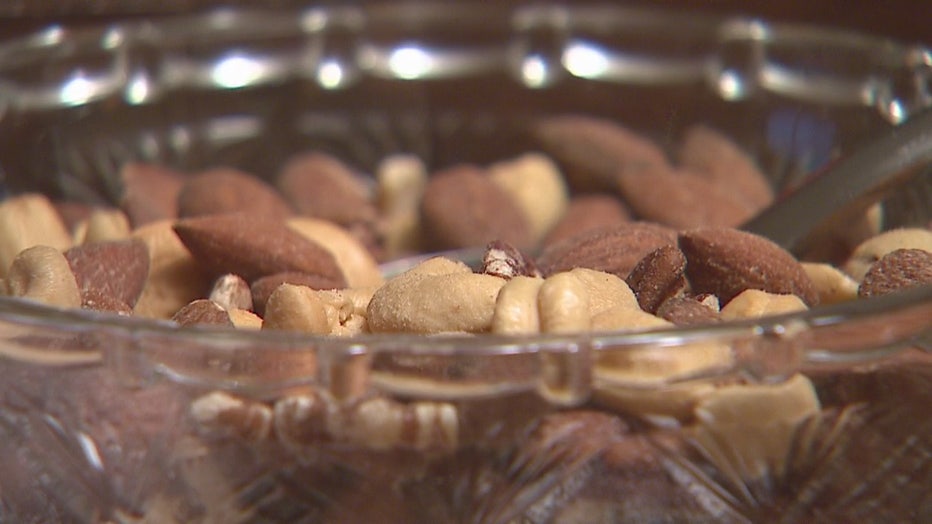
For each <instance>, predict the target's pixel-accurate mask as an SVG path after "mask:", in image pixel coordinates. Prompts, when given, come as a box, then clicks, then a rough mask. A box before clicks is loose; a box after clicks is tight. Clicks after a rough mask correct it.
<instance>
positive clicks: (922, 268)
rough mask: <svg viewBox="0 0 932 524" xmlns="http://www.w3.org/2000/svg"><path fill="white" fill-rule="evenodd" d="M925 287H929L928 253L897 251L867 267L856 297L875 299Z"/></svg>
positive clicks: (930, 263)
mask: <svg viewBox="0 0 932 524" xmlns="http://www.w3.org/2000/svg"><path fill="white" fill-rule="evenodd" d="M925 284H932V252H929V251H926V250H924V249H897V250H894V251H891V252H890V253H887V254H886V255H884V256H883V258H881V259H880V260H878V261H877V262H875V263H874V264H873V265H872V266H871V268H870V269H869V270H868V271H867V274H866V275H864V280H863V281H861V285H860V287H859V288H858V296H859V297H862V298H866V297H876V296H880V295H886V294H888V293H895V292H897V291H902V290H904V289H908V288H911V287H915V286H921V285H925Z"/></svg>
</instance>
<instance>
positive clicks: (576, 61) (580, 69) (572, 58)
mask: <svg viewBox="0 0 932 524" xmlns="http://www.w3.org/2000/svg"><path fill="white" fill-rule="evenodd" d="M563 67H565V68H566V70H567V71H569V72H570V73H571V74H573V75H575V76H578V77H580V78H599V77H601V76H602V75H603V74H605V72H606V71H607V70H608V57H606V56H605V51H604V50H603V49H602V48H600V47H598V46H595V45H592V44H590V43H588V42H576V43H573V44H571V45H570V46H568V47H567V48H566V51H565V52H564V53H563Z"/></svg>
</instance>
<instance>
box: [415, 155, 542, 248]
mask: <svg viewBox="0 0 932 524" xmlns="http://www.w3.org/2000/svg"><path fill="white" fill-rule="evenodd" d="M420 211H421V222H422V225H423V228H424V232H425V234H426V240H427V242H428V246H429V249H434V250H444V249H457V248H464V247H477V246H482V245H485V244H487V243H489V242H491V241H493V240H503V241H505V242H508V243H509V244H512V245H514V246H515V247H517V248H519V249H522V248H526V247H529V246H528V245H527V243H528V239H529V238H530V237H531V228H530V225H529V223H528V220H527V218H526V217H525V216H524V214H523V213H522V212H521V210H520V208H518V205H517V204H516V203H515V202H514V201H513V200H512V199H511V197H510V196H509V195H508V193H506V192H505V191H504V190H502V189H501V188H500V187H499V186H498V185H497V184H495V183H494V182H492V180H491V179H490V178H489V177H488V176H486V174H485V172H484V171H482V170H480V169H479V168H477V167H474V166H468V165H462V166H457V167H453V168H450V169H448V170H446V171H443V172H440V173H437V174H435V175H434V176H432V177H431V178H430V180H429V182H428V183H427V187H426V188H425V190H424V197H423V199H422V201H421V210H420Z"/></svg>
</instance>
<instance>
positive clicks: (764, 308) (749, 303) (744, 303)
mask: <svg viewBox="0 0 932 524" xmlns="http://www.w3.org/2000/svg"><path fill="white" fill-rule="evenodd" d="M806 309H808V308H807V307H806V304H805V303H804V302H803V301H802V299H800V298H799V297H797V296H796V295H780V294H776V293H768V292H766V291H761V290H759V289H746V290H744V291H742V292H741V293H740V294H739V295H738V296H736V297H735V298H733V299H731V300H730V301H729V302H728V303H727V304H725V307H723V308H722V311H721V318H722V319H723V320H737V319H742V318H760V317H765V316H770V315H780V314H783V313H793V312H795V311H805V310H806Z"/></svg>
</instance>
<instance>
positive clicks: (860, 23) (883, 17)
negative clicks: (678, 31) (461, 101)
mask: <svg viewBox="0 0 932 524" xmlns="http://www.w3.org/2000/svg"><path fill="white" fill-rule="evenodd" d="M392 1H396V2H397V1H399V0H392ZM400 1H410V0H400ZM435 1H436V0H435ZM447 1H462V0H447ZM497 1H498V3H504V2H514V3H544V2H540V1H538V2H528V1H524V2H516V1H514V0H497ZM615 1H616V2H617V3H626V4H632V5H637V4H642V5H654V6H665V7H670V8H675V9H681V10H693V11H702V12H708V13H713V12H714V13H730V14H738V15H748V16H759V17H764V18H769V19H772V20H782V21H793V22H805V23H812V24H818V25H832V26H837V27H845V28H850V29H856V30H860V31H865V32H868V33H872V34H875V35H883V36H890V37H894V38H899V39H902V40H906V41H909V42H923V43H930V42H932V23H929V21H930V14H932V12H930V11H932V8H930V3H929V2H928V0H782V1H781V0H615ZM584 2H586V0H573V1H572V2H571V3H584ZM604 2H605V0H603V2H602V3H604ZM308 3H311V2H308V1H307V0H226V1H222V0H4V1H2V2H0V35H2V36H4V37H8V36H12V35H16V34H22V33H25V32H29V31H32V30H34V29H36V28H38V27H42V26H43V25H46V24H48V23H49V22H50V21H64V20H68V21H71V22H74V23H87V22H93V21H96V20H100V19H101V18H102V17H103V18H106V17H108V16H151V15H158V14H166V13H173V12H180V11H194V10H202V9H210V8H212V7H216V6H222V5H237V6H266V7H283V6H295V5H305V4H308ZM316 3H318V4H320V3H330V4H337V3H344V4H345V3H348V2H345V1H344V2H335V1H330V2H316ZM355 3H374V2H373V1H369V2H365V0H357V1H356V2H355ZM382 3H385V1H384V0H382ZM586 3H593V2H586Z"/></svg>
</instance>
